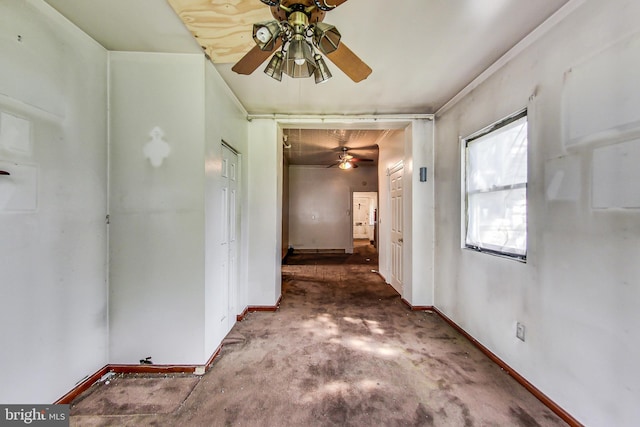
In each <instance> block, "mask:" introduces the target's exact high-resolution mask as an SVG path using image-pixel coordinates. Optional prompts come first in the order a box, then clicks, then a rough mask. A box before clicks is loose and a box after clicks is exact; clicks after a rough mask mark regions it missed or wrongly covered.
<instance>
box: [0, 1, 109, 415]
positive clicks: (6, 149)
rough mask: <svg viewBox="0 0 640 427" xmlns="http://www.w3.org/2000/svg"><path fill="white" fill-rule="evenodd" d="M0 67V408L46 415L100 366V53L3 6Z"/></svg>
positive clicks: (35, 8) (103, 313) (103, 241)
mask: <svg viewBox="0 0 640 427" xmlns="http://www.w3.org/2000/svg"><path fill="white" fill-rule="evenodd" d="M18 36H21V37H20V39H18ZM0 58H2V59H1V62H2V65H1V66H0V112H2V113H3V114H10V115H11V116H12V117H19V120H18V123H22V124H25V123H26V124H28V125H29V126H30V132H25V131H24V130H23V131H20V130H18V129H19V128H20V126H15V127H13V129H15V130H17V135H19V137H18V138H17V139H16V140H13V141H14V142H16V143H17V144H13V143H10V141H11V139H10V138H8V136H9V135H8V132H9V131H10V130H11V128H12V126H10V125H9V122H7V121H6V119H7V116H5V117H3V120H2V123H0V127H2V129H1V130H0V132H1V133H0V135H1V136H0V169H3V170H8V171H9V172H11V173H12V175H11V177H0V201H2V205H1V206H0V235H1V236H2V245H1V246H0V272H1V273H0V276H1V277H0V342H2V350H0V384H1V386H0V402H2V403H7V404H8V403H25V402H28V403H50V402H53V401H55V400H56V399H58V398H60V397H61V396H62V395H64V394H65V393H66V392H68V391H69V390H70V389H71V388H73V386H74V385H75V384H76V383H77V382H78V381H80V380H81V379H83V378H84V377H85V376H86V375H87V374H89V373H92V372H95V371H96V370H98V369H99V368H101V367H102V366H104V365H105V364H106V363H107V333H108V317H107V313H108V310H107V285H106V280H107V273H106V255H107V254H106V251H107V234H106V225H105V216H106V211H107V209H106V200H107V195H106V188H107V170H106V165H107V137H106V135H107V108H106V106H107V90H106V81H107V79H106V70H107V52H106V51H105V50H104V49H103V48H102V47H100V46H99V45H97V44H96V43H95V42H93V41H92V40H91V39H89V38H88V37H87V36H86V35H84V34H83V33H81V32H80V31H79V30H77V29H76V28H75V27H73V26H71V25H70V24H69V23H68V22H67V21H66V20H65V19H63V18H61V17H60V16H59V15H58V14H57V13H56V12H54V11H52V9H51V8H50V7H48V6H47V5H45V4H44V3H43V2H39V1H31V0H23V1H3V2H0ZM29 178H34V181H32V182H30V181H29ZM13 209H18V210H13Z"/></svg>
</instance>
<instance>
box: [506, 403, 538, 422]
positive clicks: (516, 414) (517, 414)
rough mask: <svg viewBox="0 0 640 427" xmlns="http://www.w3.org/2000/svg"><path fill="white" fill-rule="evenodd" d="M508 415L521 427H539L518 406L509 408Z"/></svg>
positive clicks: (533, 419)
mask: <svg viewBox="0 0 640 427" xmlns="http://www.w3.org/2000/svg"><path fill="white" fill-rule="evenodd" d="M509 413H510V414H511V416H512V417H513V418H514V419H515V420H516V421H517V422H518V425H520V426H523V427H540V424H538V422H537V421H536V420H535V418H533V417H532V416H531V415H530V414H529V413H528V412H527V411H525V410H524V409H522V408H521V407H520V406H516V407H515V408H514V407H511V408H509Z"/></svg>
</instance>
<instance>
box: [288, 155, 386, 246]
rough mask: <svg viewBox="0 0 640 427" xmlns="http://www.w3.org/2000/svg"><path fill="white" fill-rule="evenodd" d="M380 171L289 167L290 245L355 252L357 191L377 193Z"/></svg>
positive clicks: (371, 168) (374, 169) (368, 167)
mask: <svg viewBox="0 0 640 427" xmlns="http://www.w3.org/2000/svg"><path fill="white" fill-rule="evenodd" d="M377 181H378V177H377V168H375V167H370V166H362V167H359V168H356V169H349V170H342V169H339V168H337V167H335V168H327V167H326V166H298V165H291V166H289V244H290V245H291V246H293V248H294V249H344V250H345V251H346V252H353V236H352V231H351V230H352V228H351V218H352V216H351V212H350V211H351V203H352V192H354V191H378V182H377Z"/></svg>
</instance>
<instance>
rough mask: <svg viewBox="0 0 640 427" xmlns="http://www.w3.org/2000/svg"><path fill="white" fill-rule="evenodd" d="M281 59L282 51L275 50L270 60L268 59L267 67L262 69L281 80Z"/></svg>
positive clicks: (268, 74)
mask: <svg viewBox="0 0 640 427" xmlns="http://www.w3.org/2000/svg"><path fill="white" fill-rule="evenodd" d="M282 61H283V58H282V52H280V51H278V52H276V53H275V54H274V55H273V57H272V58H271V61H269V64H267V68H265V69H264V73H265V74H266V75H267V76H269V77H272V78H274V79H276V80H278V81H279V82H280V81H282Z"/></svg>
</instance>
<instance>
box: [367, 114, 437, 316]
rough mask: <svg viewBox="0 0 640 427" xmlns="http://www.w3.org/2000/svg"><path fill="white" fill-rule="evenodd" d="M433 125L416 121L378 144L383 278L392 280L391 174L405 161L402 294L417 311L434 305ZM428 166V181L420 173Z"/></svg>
mask: <svg viewBox="0 0 640 427" xmlns="http://www.w3.org/2000/svg"><path fill="white" fill-rule="evenodd" d="M433 139H434V136H433V122H432V121H431V120H429V119H416V120H412V121H410V122H409V123H408V125H407V127H406V128H405V129H403V130H394V131H392V132H390V133H389V134H387V135H386V136H385V138H384V139H382V140H381V141H380V142H379V146H380V159H379V163H380V167H379V169H378V179H379V180H380V183H379V187H380V197H379V199H380V219H379V226H380V246H379V255H380V257H379V262H380V267H379V268H380V274H381V275H382V276H383V277H384V278H385V280H386V281H387V282H388V283H390V281H391V204H390V202H391V198H390V188H389V177H388V174H387V173H388V170H389V169H390V168H392V167H393V166H395V165H397V164H398V163H399V162H400V161H402V162H403V176H404V179H403V181H404V187H403V199H404V205H403V214H404V218H403V224H404V230H403V240H404V242H403V289H402V297H403V298H404V299H405V300H407V301H408V302H409V303H410V304H411V305H413V306H431V305H433V287H434V281H433V263H434V244H435V243H434V242H435V235H434V191H435V190H434V179H433V170H434V168H433V158H434V156H433V150H434V148H433ZM420 167H427V170H428V177H427V182H420V177H419V169H420Z"/></svg>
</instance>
